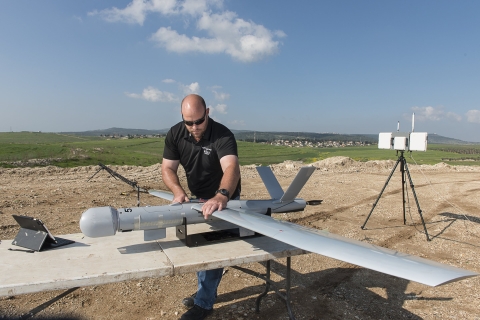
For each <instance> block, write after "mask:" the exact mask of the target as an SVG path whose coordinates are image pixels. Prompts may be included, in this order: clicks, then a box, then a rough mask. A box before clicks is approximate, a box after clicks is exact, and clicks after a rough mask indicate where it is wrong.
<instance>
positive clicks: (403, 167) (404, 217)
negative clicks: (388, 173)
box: [400, 151, 407, 225]
mask: <svg viewBox="0 0 480 320" xmlns="http://www.w3.org/2000/svg"><path fill="white" fill-rule="evenodd" d="M400 159H401V164H400V172H401V173H402V201H403V203H402V205H403V224H404V225H406V224H407V218H406V215H405V187H406V185H405V166H406V164H407V160H405V158H404V157H403V151H402V155H401V156H400Z"/></svg>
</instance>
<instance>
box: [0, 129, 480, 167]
mask: <svg viewBox="0 0 480 320" xmlns="http://www.w3.org/2000/svg"><path fill="white" fill-rule="evenodd" d="M163 146H164V138H144V139H107V138H101V137H84V136H83V137H79V136H73V135H61V134H55V133H40V132H4V133H0V166H1V167H6V168H12V167H19V166H26V165H27V166H43V165H55V166H59V167H76V166H85V165H96V164H98V163H99V162H101V163H103V164H106V165H136V166H150V165H153V164H155V163H159V162H161V160H162V154H163ZM238 148H239V158H240V164H241V165H249V164H258V165H269V164H275V163H281V162H283V161H285V160H294V161H303V162H305V163H311V162H315V161H319V160H323V159H326V158H329V157H334V156H345V157H350V158H352V159H354V160H356V161H368V160H388V159H391V160H396V159H397V154H396V152H395V151H394V150H379V149H378V148H377V146H367V147H345V148H308V147H302V148H290V147H284V146H271V145H267V144H260V143H252V142H243V141H239V142H238ZM411 156H412V157H413V159H414V160H415V162H417V163H418V164H436V163H439V162H445V163H448V164H450V165H480V145H473V146H472V145H468V146H466V145H465V146H464V145H445V144H430V145H429V146H428V151H427V152H413V153H412V155H411ZM405 157H406V158H407V160H408V159H409V158H410V153H406V154H405ZM31 159H47V160H48V161H43V162H42V161H40V162H38V161H37V162H35V161H33V162H32V161H30V162H29V160H31ZM52 159H53V160H52Z"/></svg>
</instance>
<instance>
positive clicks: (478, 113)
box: [467, 110, 480, 123]
mask: <svg viewBox="0 0 480 320" xmlns="http://www.w3.org/2000/svg"><path fill="white" fill-rule="evenodd" d="M467 121H468V122H473V123H480V110H468V111H467Z"/></svg>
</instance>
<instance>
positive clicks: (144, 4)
mask: <svg viewBox="0 0 480 320" xmlns="http://www.w3.org/2000/svg"><path fill="white" fill-rule="evenodd" d="M176 7H177V1H176V0H151V1H144V0H133V1H132V2H131V3H129V4H128V5H127V6H126V7H125V8H124V9H118V8H117V7H113V8H111V9H104V10H100V11H97V10H94V11H92V12H89V13H88V15H89V16H95V15H99V16H100V17H101V18H103V19H104V20H106V21H108V22H125V23H130V24H139V25H143V23H144V22H145V19H146V15H147V14H148V13H149V12H157V13H161V14H164V15H167V14H173V13H175V12H176V11H177V8H176Z"/></svg>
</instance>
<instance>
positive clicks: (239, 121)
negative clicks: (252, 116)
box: [228, 120, 245, 126]
mask: <svg viewBox="0 0 480 320" xmlns="http://www.w3.org/2000/svg"><path fill="white" fill-rule="evenodd" d="M228 124H229V125H233V126H244V125H245V121H243V120H232V121H229V122H228Z"/></svg>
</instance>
